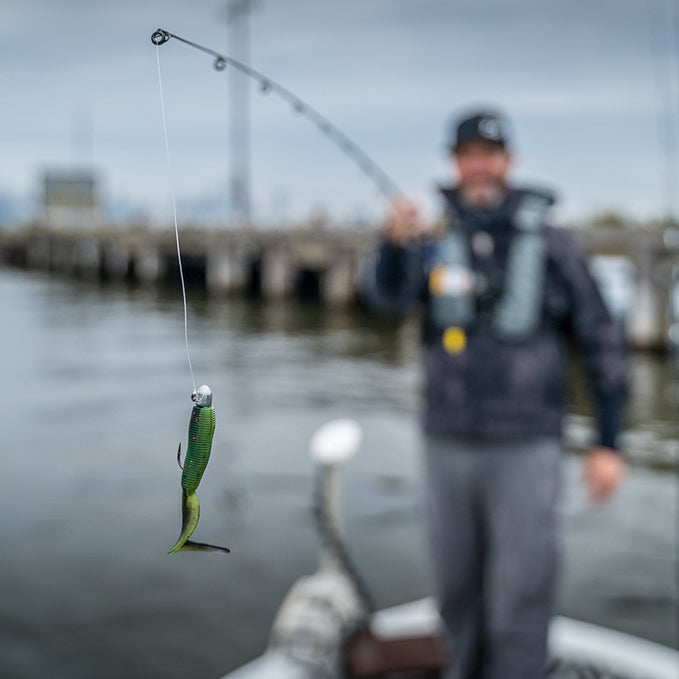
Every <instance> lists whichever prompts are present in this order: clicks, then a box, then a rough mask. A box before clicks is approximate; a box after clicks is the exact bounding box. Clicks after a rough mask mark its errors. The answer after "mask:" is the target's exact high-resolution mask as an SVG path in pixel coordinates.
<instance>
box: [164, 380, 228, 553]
mask: <svg viewBox="0 0 679 679" xmlns="http://www.w3.org/2000/svg"><path fill="white" fill-rule="evenodd" d="M191 398H192V399H193V401H194V406H193V409H192V410H191V418H190V420H189V440H188V445H187V447H186V456H185V457H184V466H183V467H182V481H181V486H182V530H181V534H180V535H179V539H178V540H177V542H176V543H175V544H174V546H173V547H172V549H171V550H170V551H169V552H168V554H173V553H174V552H189V551H192V552H222V553H227V554H228V553H229V551H230V550H229V549H227V548H226V547H217V546H215V545H208V544H205V543H203V542H193V541H192V540H189V538H190V537H191V535H192V534H193V531H194V530H196V526H197V525H198V518H199V517H200V505H199V504H198V496H197V495H196V489H197V488H198V484H199V483H200V480H201V478H202V477H203V472H204V471H205V467H207V463H208V461H209V460H210V450H211V448H212V437H213V435H214V433H215V409H214V407H213V406H212V390H211V389H210V387H208V386H207V385H203V386H202V387H199V389H198V390H197V391H196V393H195V394H194V395H193V396H192V397H191ZM180 455H181V443H180V444H179V450H178V451H177V461H179V457H180ZM180 466H181V464H180Z"/></svg>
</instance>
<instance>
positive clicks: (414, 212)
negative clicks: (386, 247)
mask: <svg viewBox="0 0 679 679" xmlns="http://www.w3.org/2000/svg"><path fill="white" fill-rule="evenodd" d="M423 230H424V224H423V222H422V218H421V216H420V211H419V210H418V208H417V205H416V204H415V203H414V202H413V201H411V200H408V199H407V198H398V199H396V200H395V201H394V202H393V203H392V204H391V210H390V211H389V216H388V217H387V221H386V223H385V227H384V234H385V237H386V238H387V240H388V241H389V242H390V243H393V244H394V245H398V246H403V245H405V243H406V242H407V241H409V240H410V239H411V238H414V237H415V236H418V235H419V234H421V233H422V231H423Z"/></svg>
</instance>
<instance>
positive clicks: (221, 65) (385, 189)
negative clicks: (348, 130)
mask: <svg viewBox="0 0 679 679" xmlns="http://www.w3.org/2000/svg"><path fill="white" fill-rule="evenodd" d="M170 38H174V39H175V40H179V41H180V42H183V43H184V44H186V45H189V46H190V47H194V48H195V49H197V50H200V51H201V52H205V53H206V54H209V55H211V56H213V57H214V59H215V60H214V68H215V70H217V71H223V70H224V69H225V68H226V67H227V66H232V67H233V68H235V69H236V70H238V71H240V72H241V73H243V74H244V75H246V76H248V77H249V78H253V79H254V80H256V81H257V82H258V83H259V90H260V92H261V93H262V94H268V93H269V92H273V93H274V94H276V95H278V96H279V97H280V98H281V99H283V100H284V101H286V102H287V103H288V104H290V105H291V106H292V108H293V110H294V111H295V113H299V114H300V115H302V116H304V117H305V118H306V119H307V120H309V121H310V122H311V123H312V124H313V125H315V126H316V128H318V130H319V131H320V132H321V133H322V134H324V135H325V136H326V137H328V138H330V139H331V140H332V141H334V142H335V144H337V146H338V147H339V148H340V150H341V151H342V152H343V153H345V154H346V155H347V156H349V157H350V158H351V159H352V160H353V161H354V162H355V163H356V164H357V165H358V167H359V168H360V169H361V171H362V172H363V173H364V174H365V175H366V176H367V177H368V178H369V179H371V180H372V181H373V182H374V183H375V185H376V186H377V188H378V189H379V191H380V193H382V195H383V196H384V197H385V198H387V199H388V200H394V199H396V198H400V197H402V196H403V195H404V192H403V191H402V190H401V188H400V187H399V186H398V184H397V183H396V182H395V181H394V180H393V179H392V178H391V177H390V176H389V175H388V174H387V173H386V172H385V171H384V170H383V169H382V167H380V165H379V164H378V163H376V162H375V161H374V160H373V159H372V158H371V157H370V156H369V155H368V154H367V153H366V152H365V151H364V150H363V149H362V148H361V147H360V146H358V144H356V143H355V142H354V141H352V140H351V139H350V138H349V137H347V135H346V134H344V132H342V130H340V129H339V128H338V127H337V126H336V125H334V124H333V123H331V122H330V121H329V120H328V119H327V118H326V117H325V116H323V115H322V114H321V113H319V112H318V111H317V110H316V109H315V108H313V107H312V106H310V105H309V104H307V102H305V101H304V100H302V99H300V98H299V97H298V96H297V95H295V94H294V93H293V92H291V91H290V90H288V89H287V88H285V87H283V86H282V85H280V84H279V83H277V82H276V81H275V80H272V79H271V78H269V77H267V76H265V75H264V74H263V73H260V72H259V71H256V70H255V69H254V68H250V66H248V65H246V64H244V63H242V62H240V61H237V60H236V59H233V58H232V57H229V56H227V55H225V54H220V53H219V52H215V51H214V50H212V49H210V48H209V47H205V46H204V45H199V44H198V43H196V42H192V41H191V40H187V39H186V38H182V37H180V36H178V35H175V34H174V33H170V32H169V31H166V30H165V29H163V28H158V29H157V30H155V31H154V32H153V34H152V35H151V42H152V43H153V44H154V45H155V46H156V47H159V46H160V45H164V44H165V43H166V42H168V41H169V40H170Z"/></svg>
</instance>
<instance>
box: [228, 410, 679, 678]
mask: <svg viewBox="0 0 679 679" xmlns="http://www.w3.org/2000/svg"><path fill="white" fill-rule="evenodd" d="M361 438H362V432H361V428H360V426H359V425H358V424H357V423H356V422H354V421H353V420H335V421H332V422H329V423H326V424H325V425H323V426H322V427H320V428H319V429H318V430H317V431H316V433H315V434H314V435H313V437H312V439H311V442H310V451H311V456H312V459H313V460H314V462H315V463H316V464H317V465H318V467H319V477H318V478H319V485H318V492H317V496H316V515H317V518H318V519H319V521H318V523H319V527H320V529H321V533H322V536H323V542H324V545H323V549H322V552H321V559H320V566H319V569H318V571H317V572H316V573H314V574H313V575H309V576H305V577H301V578H300V579H299V580H297V582H296V583H295V584H294V585H293V586H292V588H291V589H290V592H289V593H288V595H287V596H286V598H285V600H284V601H283V603H282V605H281V607H280V609H279V611H278V613H277V615H276V618H275V620H274V622H273V625H272V628H271V633H270V638H269V644H268V647H267V648H266V649H265V650H264V652H263V654H262V655H261V656H260V657H258V658H256V659H255V660H253V661H252V662H249V663H247V664H246V665H244V666H243V667H241V668H239V669H237V670H235V671H233V672H230V673H229V674H226V675H224V677H223V678H222V679H361V678H367V677H372V678H374V679H386V678H387V677H395V676H398V677H404V678H405V677H409V678H411V679H415V678H425V677H426V678H428V679H435V678H436V677H438V676H439V674H440V671H441V668H442V666H443V662H444V653H443V645H442V641H441V636H440V618H439V614H438V611H437V608H436V604H435V602H434V600H433V599H431V598H427V599H421V600H418V601H412V602H409V603H405V604H402V605H400V606H395V607H393V608H388V609H384V610H381V611H378V612H375V613H371V612H370V609H371V606H370V602H369V595H368V593H367V592H366V590H365V587H364V586H363V585H362V583H361V579H360V577H359V575H358V573H357V572H356V569H355V568H354V567H353V565H352V563H351V559H350V557H349V554H348V552H347V550H346V548H345V546H344V544H343V542H342V539H341V531H340V519H341V510H340V495H341V493H340V473H341V467H342V465H343V464H344V463H345V462H346V461H348V460H349V459H350V458H351V457H352V456H353V455H354V454H355V453H356V451H357V450H358V448H359V446H360V442H361ZM549 647H550V653H551V656H552V660H551V663H550V669H549V673H548V676H549V678H550V679H679V652H678V651H676V650H674V649H671V648H668V647H665V646H662V645H660V644H656V643H652V642H650V641H646V640H644V639H641V638H639V637H634V636H631V635H628V634H623V633H621V632H616V631H614V630H611V629H607V628H603V627H599V626H597V625H592V624H589V623H585V622H580V621H577V620H571V619H569V618H563V617H557V618H556V619H555V620H554V621H553V623H552V625H551V627H550V630H549Z"/></svg>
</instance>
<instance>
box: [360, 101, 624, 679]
mask: <svg viewBox="0 0 679 679" xmlns="http://www.w3.org/2000/svg"><path fill="white" fill-rule="evenodd" d="M450 150H451V155H452V159H453V163H454V169H455V173H456V177H457V182H456V184H455V185H454V186H453V187H452V188H449V189H444V190H443V191H442V193H443V196H444V198H445V203H446V211H445V220H444V222H445V223H444V226H443V228H441V229H439V231H440V232H439V233H435V232H434V230H432V229H430V230H425V229H424V228H423V225H422V222H421V220H420V217H419V215H418V212H417V209H416V207H415V205H414V204H413V203H411V202H409V201H407V200H401V201H398V202H396V203H395V204H394V205H393V209H392V212H391V214H390V216H389V219H388V221H387V224H386V227H385V230H384V238H383V242H382V243H381V245H380V247H379V249H378V252H377V256H376V258H375V262H374V265H372V266H371V267H370V268H369V271H368V274H369V275H368V276H367V278H366V281H367V282H366V284H365V285H364V292H365V295H366V297H367V299H368V301H369V302H371V303H372V304H373V305H374V306H375V307H377V308H381V309H383V310H387V311H391V312H393V313H396V314H401V315H402V314H406V313H408V312H410V311H411V310H413V309H417V308H420V309H423V310H424V317H423V332H422V338H423V359H424V369H425V373H426V410H425V414H424V429H425V434H426V436H425V440H426V503H427V509H428V512H427V518H428V528H429V531H430V536H431V543H432V548H433V554H434V559H435V574H436V578H437V585H438V596H439V601H440V605H441V615H442V618H443V621H444V623H445V631H446V642H447V647H448V651H449V655H450V666H449V669H448V673H447V674H446V679H472V678H477V677H480V678H482V679H538V678H539V677H543V676H544V672H545V665H546V660H547V657H546V656H547V649H546V640H547V628H548V624H549V620H550V617H551V615H552V607H553V592H554V580H555V567H556V548H555V526H554V511H555V502H556V495H557V486H558V460H559V455H560V452H561V426H562V420H563V417H564V414H565V407H566V401H565V398H566V394H565V391H566V376H567V345H568V344H572V345H573V346H574V347H575V349H576V350H577V351H578V353H579V355H580V357H581V359H582V360H583V362H584V365H585V367H586V370H587V373H588V377H589V384H590V387H591V394H592V397H593V399H594V401H595V404H596V411H597V414H598V424H599V427H598V440H597V442H596V445H595V446H594V447H592V449H591V450H590V452H589V454H588V455H587V456H586V458H585V461H584V479H585V481H586V482H587V484H588V486H589V490H590V493H591V496H592V497H593V498H594V499H595V500H597V501H600V500H603V499H605V498H606V497H608V496H609V495H610V493H612V492H613V490H615V488H616V487H617V486H618V484H619V482H620V480H621V478H622V475H623V472H624V462H623V458H622V456H621V455H620V454H619V453H618V452H617V451H616V435H617V433H618V430H619V428H620V425H621V413H622V409H623V405H624V401H625V394H626V373H625V364H624V356H623V339H622V337H621V333H620V329H619V327H618V326H617V325H616V324H615V323H614V322H613V320H612V319H611V317H610V315H609V313H608V311H607V309H606V307H605V305H604V303H603V301H602V298H601V295H600V293H599V291H598V289H597V286H596V284H595V282H594V280H593V279H592V277H591V275H590V273H589V271H588V268H587V262H586V259H585V256H584V254H583V253H582V252H581V251H580V250H579V248H578V247H577V246H576V244H575V242H574V241H573V239H572V237H571V236H570V235H569V234H568V233H565V232H563V231H561V230H557V229H554V228H551V227H548V226H546V225H545V219H546V212H547V209H548V208H549V206H550V205H551V203H552V202H553V199H552V197H551V196H550V195H549V194H547V193H544V192H541V191H535V190H527V189H517V188H514V187H512V186H511V185H510V184H509V183H508V177H509V173H510V169H511V165H512V155H511V152H510V149H509V147H508V135H507V127H506V122H505V121H504V119H503V118H502V117H501V116H499V115H497V114H495V113H491V112H485V111H481V112H478V113H475V114H474V115H470V116H466V117H464V119H463V120H461V121H460V122H459V124H457V125H456V126H455V127H454V129H453V136H452V140H451V145H450Z"/></svg>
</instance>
